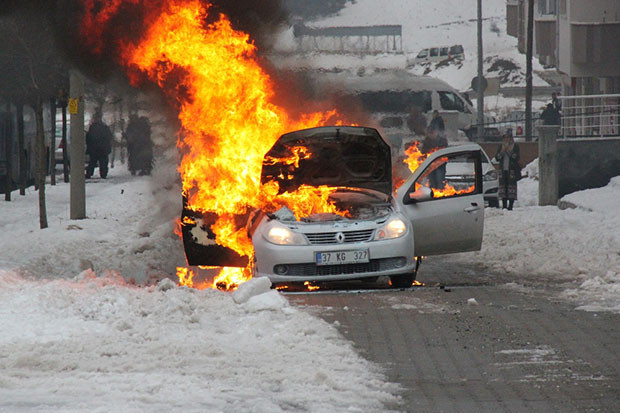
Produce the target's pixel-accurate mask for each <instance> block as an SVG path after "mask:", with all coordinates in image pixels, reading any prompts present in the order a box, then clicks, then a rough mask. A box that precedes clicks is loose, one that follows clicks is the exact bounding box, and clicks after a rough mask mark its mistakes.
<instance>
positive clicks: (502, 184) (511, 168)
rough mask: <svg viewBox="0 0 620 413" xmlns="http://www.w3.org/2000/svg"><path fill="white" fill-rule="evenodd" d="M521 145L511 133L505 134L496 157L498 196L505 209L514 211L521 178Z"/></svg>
mask: <svg viewBox="0 0 620 413" xmlns="http://www.w3.org/2000/svg"><path fill="white" fill-rule="evenodd" d="M519 158H520V153H519V145H517V144H516V143H515V141H514V138H513V137H512V135H511V134H509V133H506V134H504V137H503V141H502V144H501V145H500V146H499V148H497V153H496V154H495V159H496V160H497V161H498V162H499V191H498V194H497V195H498V198H499V199H501V200H502V206H503V208H504V209H508V210H509V211H512V207H513V205H514V202H515V200H516V199H517V181H518V180H519V179H521V167H520V166H519Z"/></svg>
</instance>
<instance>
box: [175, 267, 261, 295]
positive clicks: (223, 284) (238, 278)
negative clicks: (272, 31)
mask: <svg viewBox="0 0 620 413" xmlns="http://www.w3.org/2000/svg"><path fill="white" fill-rule="evenodd" d="M199 268H201V269H206V270H215V269H219V272H218V274H217V275H216V276H215V277H214V278H213V281H212V282H209V281H201V282H197V281H195V278H194V277H196V274H195V273H194V271H193V270H192V269H191V268H187V267H177V278H178V279H179V282H178V285H180V286H185V287H189V288H196V289H198V290H204V289H207V288H217V289H220V290H225V291H230V290H234V289H236V288H237V287H238V286H239V285H240V284H242V283H244V282H245V281H247V280H249V279H250V278H252V277H251V275H250V273H248V268H237V267H207V266H205V267H202V266H201V267H199Z"/></svg>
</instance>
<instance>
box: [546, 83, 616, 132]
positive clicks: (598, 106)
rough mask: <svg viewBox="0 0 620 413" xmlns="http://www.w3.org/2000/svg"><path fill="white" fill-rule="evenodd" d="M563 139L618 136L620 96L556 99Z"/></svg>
mask: <svg viewBox="0 0 620 413" xmlns="http://www.w3.org/2000/svg"><path fill="white" fill-rule="evenodd" d="M558 99H560V102H561V103H562V120H561V131H560V135H561V136H562V137H563V138H584V137H601V138H604V137H611V136H620V127H619V126H620V125H618V123H619V121H620V94H609V95H581V96H561V97H558Z"/></svg>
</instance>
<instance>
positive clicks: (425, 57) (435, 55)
mask: <svg viewBox="0 0 620 413" xmlns="http://www.w3.org/2000/svg"><path fill="white" fill-rule="evenodd" d="M464 57H465V51H464V50H463V46H461V45H460V44H455V45H454V46H441V47H429V48H427V49H422V50H420V52H419V53H418V55H417V56H416V57H415V59H414V60H413V63H424V62H441V61H443V60H448V59H455V58H458V59H463V58H464Z"/></svg>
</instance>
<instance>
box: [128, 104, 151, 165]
mask: <svg viewBox="0 0 620 413" xmlns="http://www.w3.org/2000/svg"><path fill="white" fill-rule="evenodd" d="M125 135H126V138H127V157H128V163H129V171H130V172H131V174H132V175H135V174H136V173H138V174H139V175H150V174H151V170H152V169H153V142H152V141H151V123H150V122H149V120H148V118H147V117H146V116H140V117H139V116H138V115H131V117H130V118H129V124H128V125H127V130H126V131H125Z"/></svg>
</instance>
